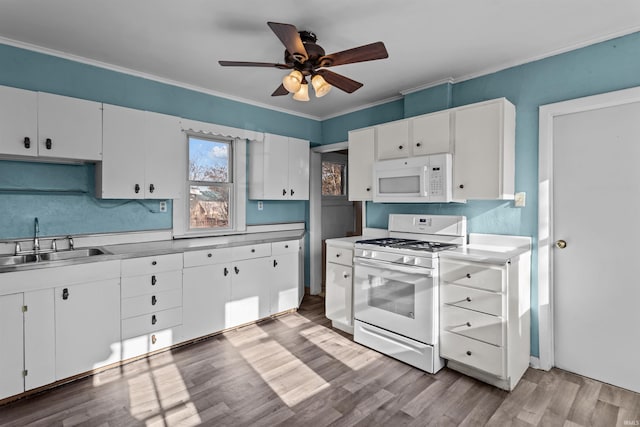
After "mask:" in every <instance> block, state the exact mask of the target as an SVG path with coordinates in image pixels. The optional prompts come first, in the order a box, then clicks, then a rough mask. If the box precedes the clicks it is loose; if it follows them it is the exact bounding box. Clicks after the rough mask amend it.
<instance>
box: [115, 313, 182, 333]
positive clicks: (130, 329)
mask: <svg viewBox="0 0 640 427" xmlns="http://www.w3.org/2000/svg"><path fill="white" fill-rule="evenodd" d="M180 324H182V308H181V307H177V308H172V309H169V310H158V311H155V312H153V313H147V314H144V315H142V316H136V317H131V318H129V319H124V320H122V339H127V338H132V337H136V336H139V335H143V334H147V333H149V332H154V331H159V330H162V329H166V328H171V327H173V326H177V325H180Z"/></svg>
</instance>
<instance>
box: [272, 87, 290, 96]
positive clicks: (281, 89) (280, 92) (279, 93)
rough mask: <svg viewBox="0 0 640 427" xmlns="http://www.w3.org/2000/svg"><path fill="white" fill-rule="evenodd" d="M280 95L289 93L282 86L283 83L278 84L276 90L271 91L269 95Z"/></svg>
mask: <svg viewBox="0 0 640 427" xmlns="http://www.w3.org/2000/svg"><path fill="white" fill-rule="evenodd" d="M282 95H289V91H288V90H287V89H285V88H284V85H282V84H281V85H280V86H278V88H277V89H276V90H274V91H273V93H272V94H271V96H282Z"/></svg>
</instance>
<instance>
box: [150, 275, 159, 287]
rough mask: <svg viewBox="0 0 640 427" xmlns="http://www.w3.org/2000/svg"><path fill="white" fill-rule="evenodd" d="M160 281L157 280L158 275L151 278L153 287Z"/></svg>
mask: <svg viewBox="0 0 640 427" xmlns="http://www.w3.org/2000/svg"><path fill="white" fill-rule="evenodd" d="M157 282H158V280H157V279H156V275H155V274H154V275H153V276H151V286H155V285H156V283H157Z"/></svg>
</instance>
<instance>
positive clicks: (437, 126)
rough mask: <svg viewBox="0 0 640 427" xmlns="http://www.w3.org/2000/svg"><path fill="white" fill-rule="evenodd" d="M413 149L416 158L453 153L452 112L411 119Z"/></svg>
mask: <svg viewBox="0 0 640 427" xmlns="http://www.w3.org/2000/svg"><path fill="white" fill-rule="evenodd" d="M411 148H412V150H413V155H414V156H424V155H427V154H436V153H449V152H451V112H450V111H442V112H439V113H433V114H427V115H425V116H420V117H416V118H414V119H411Z"/></svg>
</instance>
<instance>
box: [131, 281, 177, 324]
mask: <svg viewBox="0 0 640 427" xmlns="http://www.w3.org/2000/svg"><path fill="white" fill-rule="evenodd" d="M181 306H182V288H180V289H175V290H172V291H167V292H157V293H152V294H145V295H139V296H137V297H132V298H124V299H123V300H122V303H121V307H120V310H121V313H122V314H121V316H122V319H127V318H129V317H134V316H139V315H142V314H147V313H153V312H156V311H160V310H166V309H168V308H173V307H181Z"/></svg>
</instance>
